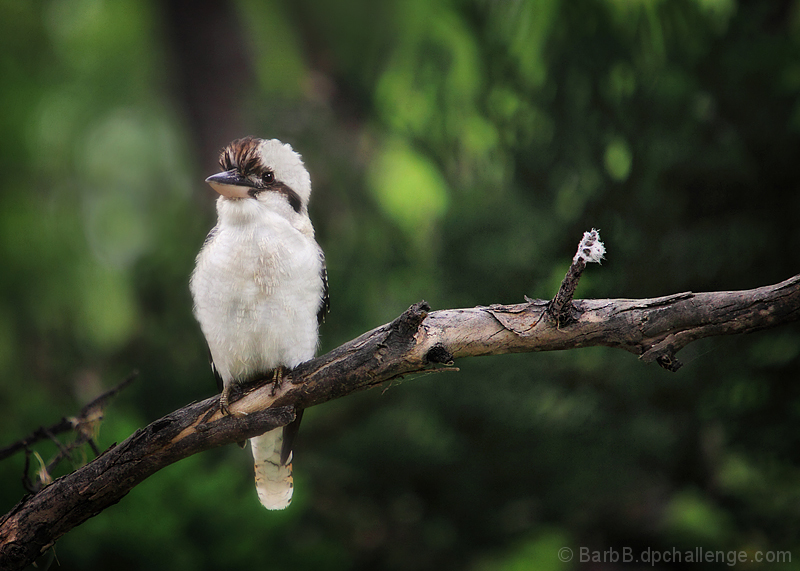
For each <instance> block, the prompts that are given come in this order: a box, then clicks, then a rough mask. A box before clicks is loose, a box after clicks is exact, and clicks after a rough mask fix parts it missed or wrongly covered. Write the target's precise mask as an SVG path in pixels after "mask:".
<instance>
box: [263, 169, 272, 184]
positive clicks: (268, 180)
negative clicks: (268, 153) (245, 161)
mask: <svg viewBox="0 0 800 571" xmlns="http://www.w3.org/2000/svg"><path fill="white" fill-rule="evenodd" d="M261 181H262V182H263V183H264V184H271V183H273V182H275V173H273V172H271V171H267V172H265V173H264V174H262V175H261Z"/></svg>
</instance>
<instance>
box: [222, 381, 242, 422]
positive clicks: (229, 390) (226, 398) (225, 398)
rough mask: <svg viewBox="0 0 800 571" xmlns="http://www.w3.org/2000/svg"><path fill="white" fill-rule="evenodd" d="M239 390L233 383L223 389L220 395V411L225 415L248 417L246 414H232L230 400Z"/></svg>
mask: <svg viewBox="0 0 800 571" xmlns="http://www.w3.org/2000/svg"><path fill="white" fill-rule="evenodd" d="M237 390H238V387H235V385H234V384H233V383H230V384H228V385H226V386H225V388H223V389H222V392H221V393H220V395H219V410H220V412H222V414H223V415H225V416H228V415H234V416H246V415H247V413H246V412H232V411H231V409H230V400H231V397H232V396H233V394H234V393H235V392H236V391H237Z"/></svg>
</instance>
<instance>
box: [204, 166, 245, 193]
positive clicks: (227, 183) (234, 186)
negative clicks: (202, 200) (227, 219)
mask: <svg viewBox="0 0 800 571" xmlns="http://www.w3.org/2000/svg"><path fill="white" fill-rule="evenodd" d="M206 182H207V183H208V184H210V185H211V188H213V189H214V190H216V191H217V192H218V193H220V194H221V195H222V196H227V197H228V198H248V197H249V196H250V194H249V192H250V190H252V189H253V183H252V181H250V180H248V179H247V178H245V177H243V176H242V175H241V174H239V172H238V171H237V170H236V169H232V170H229V171H225V172H220V173H217V174H212V175H211V176H210V177H208V178H207V179H206Z"/></svg>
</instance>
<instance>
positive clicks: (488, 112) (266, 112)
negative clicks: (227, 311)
mask: <svg viewBox="0 0 800 571" xmlns="http://www.w3.org/2000/svg"><path fill="white" fill-rule="evenodd" d="M0 109H1V110H2V112H0V268H1V269H0V371H2V374H0V435H1V437H2V438H1V440H0V446H2V445H4V444H7V443H9V442H12V441H14V440H17V439H19V438H21V437H23V436H24V435H26V434H28V433H29V432H31V431H32V430H34V429H35V428H36V427H38V426H41V425H48V424H51V423H53V422H55V421H57V420H58V419H59V418H61V417H62V416H64V415H71V414H74V413H75V412H77V411H78V410H79V409H80V407H81V406H83V404H85V403H87V402H88V401H89V400H91V399H92V398H93V397H95V396H96V395H97V394H99V393H100V392H102V391H103V390H105V389H107V388H109V387H111V386H113V385H114V384H116V383H117V382H119V381H120V380H121V379H122V378H124V377H125V376H127V375H128V374H129V373H130V372H131V371H132V370H134V369H136V370H138V371H140V375H139V378H138V380H137V381H136V383H135V385H133V386H132V387H131V388H129V389H128V390H126V391H125V392H124V393H122V394H121V395H119V396H118V397H117V398H116V399H115V400H114V402H113V404H112V405H111V406H110V407H109V408H108V409H107V411H106V419H105V421H104V423H103V424H102V427H101V429H100V432H99V436H98V442H99V444H100V446H101V447H107V446H109V445H110V444H112V443H114V442H120V441H122V440H123V439H125V438H126V437H127V436H128V435H130V434H131V433H132V432H133V431H134V430H135V429H136V428H139V427H142V426H144V425H146V424H147V423H149V422H151V421H153V420H155V419H157V418H159V417H160V416H162V415H164V414H167V413H169V412H170V411H172V410H174V409H176V408H179V407H180V406H182V405H184V404H187V403H189V402H191V401H194V400H200V399H203V398H207V397H209V396H211V395H212V394H214V381H213V378H212V376H211V372H210V370H209V369H208V366H207V361H206V354H205V351H206V349H205V343H204V341H203V338H202V335H201V334H200V332H199V328H198V327H197V325H196V323H195V322H194V320H193V317H192V314H191V299H190V296H189V293H188V276H189V274H190V272H191V270H192V267H193V263H194V256H195V254H196V253H197V251H198V250H199V248H200V245H201V244H202V241H203V238H204V236H205V234H206V232H207V231H208V230H209V229H210V228H211V226H212V225H213V223H214V211H213V200H214V193H213V191H211V189H210V188H208V187H207V185H205V184H204V183H203V179H204V178H205V177H206V176H208V175H209V174H211V173H213V172H215V171H216V170H217V167H216V155H217V153H218V151H219V149H221V147H222V146H224V145H225V144H226V143H227V142H228V141H230V140H232V139H234V138H237V137H241V136H244V135H256V136H262V137H277V138H280V139H282V140H284V141H286V142H290V143H291V144H292V145H293V146H294V147H295V149H297V150H298V151H300V152H301V153H302V154H303V156H304V158H305V161H306V164H307V166H308V168H309V171H310V173H311V176H312V181H313V186H314V194H313V196H312V204H311V216H312V218H313V221H314V224H315V227H316V230H317V238H318V240H319V242H320V243H321V245H322V247H323V248H324V250H325V252H326V254H327V260H328V268H329V274H330V286H331V299H332V311H331V313H330V314H329V316H328V318H327V322H326V323H325V325H324V326H323V328H322V351H326V350H329V349H332V348H334V347H336V346H338V345H339V344H341V343H343V342H345V341H347V340H349V339H351V338H353V337H355V336H357V335H358V334H360V333H362V332H364V331H366V330H368V329H371V328H373V327H375V326H377V325H380V324H382V323H385V322H387V321H390V320H391V319H393V318H394V317H396V316H397V315H398V314H399V313H401V312H402V311H403V310H404V309H406V308H407V307H408V306H409V305H410V304H412V303H414V302H416V301H419V300H421V299H425V300H427V301H428V302H429V303H430V304H431V305H432V307H433V308H434V309H445V308H454V307H472V306H475V305H488V304H491V303H518V302H522V301H523V299H524V296H525V295H527V296H530V297H535V298H550V297H552V295H553V294H554V293H555V291H556V289H557V287H558V283H559V282H560V280H561V278H562V277H563V275H564V272H565V271H566V269H567V267H568V265H569V262H570V260H571V258H572V255H573V254H574V251H575V247H576V245H577V242H578V240H579V239H580V237H581V235H582V233H583V232H584V231H585V230H588V229H590V228H593V227H594V228H599V229H600V230H601V236H602V238H603V240H604V242H605V244H606V246H607V248H608V253H607V256H606V260H605V262H604V263H603V265H602V266H595V265H593V266H591V267H590V268H589V269H588V270H587V272H586V274H585V276H584V278H583V280H582V281H581V284H580V287H579V290H578V296H579V297H599V298H603V297H612V298H613V297H626V298H636V297H656V296H660V295H666V294H670V293H676V292H681V291H687V290H693V291H713V290H732V289H743V288H750V287H757V286H761V285H767V284H770V283H775V282H778V281H781V280H783V279H785V278H788V277H790V276H791V275H793V274H795V273H797V272H798V267H800V264H799V262H800V231H799V226H798V219H799V218H800V193H798V190H800V168H798V166H797V165H798V161H800V2H798V1H797V0H782V1H774V2H754V1H750V2H744V1H737V0H662V1H658V0H561V1H559V0H472V1H466V0H464V1H455V0H453V1H444V0H440V1H429V0H406V1H401V0H391V1H385V2H374V1H372V0H340V1H337V2H333V1H322V2H320V1H312V0H300V1H289V0H286V1H278V0H275V1H267V2H260V1H256V0H241V1H238V2H231V3H225V2H219V3H217V2H186V1H179V0H171V1H165V2H153V1H150V2H148V1H145V0H139V1H137V0H114V1H112V0H70V1H59V0H50V1H44V0H42V1H30V2H20V1H19V0H1V1H0ZM679 358H680V359H681V360H682V361H684V363H685V366H684V367H683V368H682V369H681V370H680V371H679V372H678V373H676V374H671V373H668V372H666V371H664V370H661V369H660V368H658V367H656V366H654V365H649V366H648V365H645V364H643V363H641V362H639V361H638V360H637V359H636V357H635V356H634V355H631V354H627V353H624V352H621V351H615V350H611V349H602V348H592V349H582V350H574V351H568V352H564V353H550V354H529V355H514V356H504V357H489V358H479V359H465V360H461V361H459V362H458V363H457V365H458V367H459V368H460V369H461V372H460V373H457V374H447V375H434V376H420V377H417V378H407V379H404V380H403V381H402V382H399V383H393V384H392V385H391V387H389V388H388V390H385V391H382V390H372V391H367V392H364V393H360V394H357V395H353V396H349V397H347V398H345V399H341V400H339V401H334V402H331V403H328V404H325V405H323V406H319V407H315V408H313V409H310V410H309V411H307V413H306V416H305V420H304V425H303V429H302V431H301V435H300V438H299V442H298V445H297V450H296V454H295V483H296V493H295V501H294V503H293V504H292V506H291V507H290V509H288V510H286V511H285V512H279V513H270V512H266V511H264V510H263V508H261V507H260V505H259V504H258V501H257V499H256V495H255V490H254V487H253V482H252V475H251V473H252V462H251V458H250V455H249V452H248V451H242V450H240V449H239V448H238V447H236V446H229V447H225V448H224V449H219V450H214V451H211V452H208V453H204V454H201V455H197V456H194V457H192V458H189V459H187V460H185V461H182V462H180V463H178V464H176V465H173V466H171V467H169V468H167V469H165V470H163V471H161V472H159V473H157V474H156V475H154V476H153V477H151V478H150V479H149V480H147V481H145V482H144V483H143V484H142V485H140V486H138V487H137V488H136V489H134V490H133V491H132V492H131V493H130V494H129V495H128V496H127V497H125V498H124V499H123V500H122V501H121V502H120V503H119V504H117V505H115V506H113V507H111V508H109V509H107V510H106V511H104V512H103V513H102V514H100V515H98V516H96V517H95V518H93V519H91V520H89V521H88V522H86V523H85V524H83V525H81V526H80V527H78V528H76V529H74V530H73V531H72V532H70V533H69V534H67V535H66V536H65V537H63V538H62V539H61V540H60V541H59V542H58V543H57V544H56V557H57V558H58V562H59V563H60V565H61V567H60V568H61V569H65V570H69V569H104V568H113V569H118V570H126V569H176V570H183V569H186V570H200V569H220V568H239V569H244V568H251V567H253V568H266V569H287V570H288V569H292V570H297V569H334V570H335V569H365V570H366V569H392V570H395V569H396V570H405V569H467V570H470V571H488V570H495V569H496V570H522V569H545V570H547V569H565V570H566V569H577V568H589V565H587V564H581V563H580V561H579V553H580V551H579V550H580V548H581V547H583V548H585V549H590V550H597V551H603V550H607V549H615V550H617V551H618V552H619V553H621V552H622V550H623V548H625V547H630V548H632V549H633V550H634V552H636V553H638V552H639V551H640V550H644V549H647V548H649V549H651V550H672V549H673V548H674V549H677V550H689V549H695V548H697V547H702V548H704V549H715V550H744V551H746V553H747V557H751V556H753V557H755V554H756V552H758V551H763V552H765V553H766V552H767V551H770V550H785V551H789V552H790V554H791V557H792V563H791V564H785V565H782V566H780V565H766V564H757V563H755V562H752V563H750V562H748V563H746V564H742V567H745V568H747V569H761V568H769V569H776V568H797V567H800V540H799V539H798V537H800V454H799V452H798V445H799V444H800V442H798V440H799V439H800V437H799V436H798V430H797V425H798V420H800V385H798V382H797V381H798V370H799V368H798V366H799V365H800V330H798V328H797V326H795V325H793V326H787V327H782V328H778V329H775V330H772V331H766V332H761V333H757V334H753V335H743V336H736V337H726V338H716V339H709V340H705V341H702V342H698V343H696V344H694V345H692V346H690V347H688V348H687V349H685V350H684V351H682V352H681V353H680V354H679ZM36 450H37V452H39V453H40V455H41V456H42V457H43V458H45V459H47V458H49V457H51V456H52V455H53V454H54V453H55V448H54V447H53V446H52V445H50V444H42V445H39V446H37V447H36ZM79 456H80V454H76V457H75V459H74V460H75V464H76V465H77V464H79V463H80V461H81V460H82V458H80V457H79ZM86 457H87V458H91V453H90V452H89V451H88V450H87V451H86ZM23 464H24V455H22V454H18V455H16V456H14V457H12V458H10V459H8V460H6V461H4V462H2V463H0V512H5V511H7V510H8V509H10V508H11V507H12V506H13V505H14V504H15V503H16V502H17V501H18V500H19V499H20V498H21V497H22V495H23V493H24V491H23V489H22V486H21V484H20V481H21V478H22V469H23ZM67 464H68V463H67ZM67 464H65V465H64V466H63V467H62V468H61V470H62V471H60V472H58V473H57V474H56V475H59V474H60V473H63V471H65V470H68V469H70V468H71V467H70V466H69V465H67ZM562 547H570V548H572V549H573V550H574V558H573V559H572V560H571V561H569V562H562V561H560V560H559V558H558V553H559V549H560V548H562ZM765 557H766V556H765ZM615 566H619V567H625V568H629V569H630V568H633V567H631V566H630V565H622V564H621V563H620V562H617V563H616V564H611V565H610V566H609V567H608V568H612V569H613V568H615ZM666 567H669V565H664V566H662V568H666ZM715 567H718V568H729V567H728V566H727V565H726V564H725V563H724V562H720V563H718V564H717V565H708V564H704V565H702V568H703V569H708V568H715ZM698 568H699V567H698Z"/></svg>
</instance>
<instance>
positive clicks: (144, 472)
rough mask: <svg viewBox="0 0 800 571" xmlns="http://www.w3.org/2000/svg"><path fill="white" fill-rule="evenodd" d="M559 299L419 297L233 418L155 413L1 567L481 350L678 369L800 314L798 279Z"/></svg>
mask: <svg viewBox="0 0 800 571" xmlns="http://www.w3.org/2000/svg"><path fill="white" fill-rule="evenodd" d="M562 301H563V303H562V308H561V313H559V314H558V315H553V313H552V311H551V310H550V308H551V306H552V302H548V301H544V300H530V301H528V302H527V303H522V304H517V305H492V306H489V307H475V308H471V309H451V310H443V311H434V312H430V311H429V307H428V305H427V304H426V303H425V302H420V303H416V304H414V305H412V306H411V307H410V308H409V309H408V310H407V311H406V312H404V313H403V314H402V315H401V316H400V317H398V318H397V319H395V320H394V321H393V322H391V323H388V324H386V325H383V326H381V327H378V328H376V329H373V330H372V331H369V332H367V333H365V334H363V335H361V336H360V337H358V338H356V339H354V340H352V341H350V342H348V343H345V344H344V345H342V346H341V347H339V348H337V349H335V350H333V351H331V352H330V353H328V354H326V355H323V356H321V357H318V358H316V359H314V360H312V361H309V362H307V363H304V364H303V365H300V366H299V367H298V368H297V369H295V370H293V371H292V373H291V376H290V378H288V379H285V380H284V383H283V385H282V386H281V387H280V388H279V389H278V390H273V388H274V387H273V386H272V384H271V383H270V382H269V381H270V380H271V379H265V380H264V381H262V382H259V383H254V384H253V385H250V386H248V387H246V388H245V389H244V390H242V392H241V394H238V395H235V396H234V398H235V399H236V400H235V401H234V402H233V403H232V405H231V411H232V413H233V414H232V415H231V416H223V415H221V414H220V412H219V406H218V399H217V398H216V397H214V398H210V399H206V400H205V401H203V402H200V403H195V404H191V405H189V406H186V407H184V408H182V409H180V410H177V411H175V412H173V413H171V414H169V415H167V416H165V417H163V418H161V419H159V420H156V421H155V422H153V423H151V424H150V425H149V426H147V427H145V428H143V429H141V430H138V431H136V432H135V433H134V434H133V435H131V436H130V437H129V438H128V439H127V440H125V441H124V442H123V443H121V444H120V445H118V446H116V447H112V448H111V449H109V450H107V451H106V452H104V453H103V454H102V455H101V456H99V457H98V458H97V459H95V460H94V461H92V462H91V463H89V464H87V465H86V466H84V467H83V468H80V469H79V470H77V471H75V472H73V473H72V474H69V475H68V476H64V477H62V478H59V479H58V480H56V481H55V482H53V483H52V484H51V485H49V486H47V487H45V488H44V489H42V490H41V491H40V492H38V493H37V494H35V495H31V496H27V497H25V498H24V499H23V500H22V501H20V502H19V503H18V504H17V505H16V506H15V507H14V508H13V509H12V510H11V511H10V512H9V513H8V514H6V515H5V516H3V517H2V518H0V569H20V568H22V567H24V566H25V565H27V564H29V563H31V562H32V561H33V560H34V559H35V558H36V557H37V556H38V555H39V554H41V553H42V552H43V551H44V550H46V549H47V548H48V547H49V546H50V545H52V544H53V542H54V541H55V540H56V539H58V538H59V537H60V536H62V535H63V534H65V533H66V532H67V531H69V530H70V529H72V528H73V527H75V526H77V525H79V524H80V523H82V522H83V521H85V520H87V519H88V518H90V517H92V516H94V515H97V514H98V513H100V512H101V511H102V510H103V509H105V508H106V507H108V506H110V505H112V504H114V503H116V502H118V501H119V500H120V499H122V498H123V497H124V496H125V495H126V494H127V493H128V492H129V491H130V490H131V489H132V488H133V487H134V486H136V485H137V484H138V483H139V482H141V481H142V480H144V479H145V478H147V477H148V476H150V475H152V474H153V473H155V472H157V471H158V470H160V469H161V468H163V467H165V466H167V465H169V464H171V463H173V462H176V461H177V460H180V459H182V458H185V457H187V456H190V455H192V454H195V453H197V452H201V451H203V450H207V449H209V448H213V447H216V446H221V445H224V444H228V443H231V442H238V441H241V440H244V439H245V438H248V437H250V436H254V435H256V434H260V433H262V432H264V431H265V430H268V429H270V428H273V427H276V426H280V425H283V424H287V423H288V422H290V421H291V420H292V419H293V418H294V411H295V410H296V409H301V408H308V407H311V406H314V405H317V404H321V403H323V402H326V401H329V400H331V399H334V398H338V397H341V396H345V395H347V394H350V393H352V392H355V391H358V390H362V389H366V388H369V387H372V386H375V385H379V384H382V383H385V382H387V381H389V380H391V379H394V378H397V377H399V376H402V375H406V374H409V373H415V372H420V371H426V370H430V369H433V368H438V367H447V366H449V365H451V364H452V363H453V361H454V360H455V359H459V358H464V357H472V356H479V355H498V354H504V353H520V352H533V351H555V350H564V349H572V348H576V347H588V346H597V345H601V346H607V347H616V348H620V349H624V350H626V351H629V352H632V353H634V354H636V355H639V357H640V358H641V359H642V360H643V361H645V362H657V363H659V364H660V365H661V366H663V367H665V368H667V369H670V370H676V369H677V368H678V367H679V366H680V363H679V362H678V361H677V360H676V358H675V354H676V353H677V352H678V351H679V350H680V349H682V348H683V347H685V346H686V345H687V344H689V343H691V342H692V341H695V340H697V339H701V338H704V337H709V336H716V335H729V334H738V333H744V332H752V331H758V330H761V329H766V328H769V327H774V326H777V325H781V324H785V323H789V322H792V321H796V320H798V319H800V275H798V276H795V277H793V278H790V279H788V280H786V281H784V282H781V283H779V284H776V285H772V286H765V287H761V288H757V289H752V290H745V291H732V292H713V293H688V292H687V293H680V294H676V295H669V296H666V297H660V298H654V299H639V300H631V299H605V300H571V298H569V297H568V298H567V299H563V300H562ZM567 311H568V312H569V319H566V320H564V319H562V318H563V317H564V315H563V312H567Z"/></svg>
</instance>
